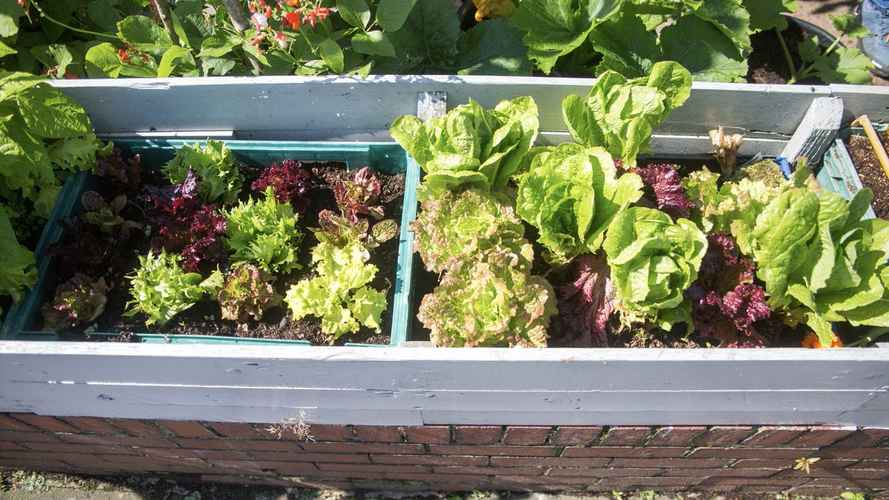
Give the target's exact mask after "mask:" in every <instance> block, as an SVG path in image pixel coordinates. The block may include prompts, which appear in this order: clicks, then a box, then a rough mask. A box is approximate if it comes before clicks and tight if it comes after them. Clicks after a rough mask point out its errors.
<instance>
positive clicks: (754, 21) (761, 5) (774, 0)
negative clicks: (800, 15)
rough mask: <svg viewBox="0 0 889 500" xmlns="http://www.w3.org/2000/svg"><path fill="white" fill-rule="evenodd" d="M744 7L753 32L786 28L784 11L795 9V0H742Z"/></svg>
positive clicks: (793, 10)
mask: <svg viewBox="0 0 889 500" xmlns="http://www.w3.org/2000/svg"><path fill="white" fill-rule="evenodd" d="M744 8H745V9H746V10H747V12H748V13H749V14H750V29H751V30H753V31H754V32H756V31H764V30H770V29H777V30H778V31H783V30H785V29H787V19H786V18H785V17H784V16H783V15H782V14H783V13H785V12H790V13H792V12H795V11H796V1H795V0H744Z"/></svg>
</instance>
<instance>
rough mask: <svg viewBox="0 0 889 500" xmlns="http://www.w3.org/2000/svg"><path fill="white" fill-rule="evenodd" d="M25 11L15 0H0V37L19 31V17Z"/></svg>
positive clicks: (12, 34)
mask: <svg viewBox="0 0 889 500" xmlns="http://www.w3.org/2000/svg"><path fill="white" fill-rule="evenodd" d="M24 15H25V12H24V11H23V10H22V8H21V7H20V6H19V4H18V2H16V0H0V38H6V37H10V36H14V35H15V34H16V33H18V32H19V18H20V17H22V16H24Z"/></svg>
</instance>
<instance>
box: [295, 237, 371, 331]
mask: <svg viewBox="0 0 889 500" xmlns="http://www.w3.org/2000/svg"><path fill="white" fill-rule="evenodd" d="M315 234H316V236H317V237H318V239H319V241H320V243H319V244H318V245H317V246H316V247H315V248H314V249H312V265H313V267H314V269H315V272H316V276H315V277H313V278H310V279H304V280H301V281H299V282H298V283H296V284H295V285H293V286H291V287H290V289H289V290H288V291H287V295H286V296H285V298H284V302H285V303H287V306H288V307H289V308H290V312H291V314H292V316H293V319H294V320H300V319H302V318H305V317H306V316H316V317H319V318H321V331H322V332H324V333H325V334H327V335H330V336H331V341H334V340H336V339H338V338H340V337H341V336H343V335H346V334H348V333H355V332H357V331H358V330H359V329H360V328H361V327H362V326H364V327H366V328H370V329H373V330H375V331H377V332H379V331H380V324H381V323H380V316H381V315H382V314H383V311H385V310H386V293H385V292H383V291H380V290H376V289H374V288H371V287H370V286H369V285H370V282H371V281H373V279H374V277H375V276H376V274H377V271H378V269H377V266H375V265H373V264H369V263H368V261H369V260H370V253H369V252H368V251H367V249H366V248H365V247H364V246H363V245H362V244H361V242H359V241H358V240H355V239H353V240H350V241H348V242H346V243H339V244H335V243H334V241H333V240H332V239H330V238H328V237H325V233H324V232H323V231H318V232H316V233H315Z"/></svg>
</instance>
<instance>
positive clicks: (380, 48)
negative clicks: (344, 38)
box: [352, 31, 395, 57]
mask: <svg viewBox="0 0 889 500" xmlns="http://www.w3.org/2000/svg"><path fill="white" fill-rule="evenodd" d="M352 48H353V49H355V52H358V53H360V54H367V55H370V56H384V57H395V47H393V46H392V42H390V41H389V39H388V38H387V37H386V34H385V33H383V32H382V31H369V32H367V33H358V34H357V35H355V36H353V37H352Z"/></svg>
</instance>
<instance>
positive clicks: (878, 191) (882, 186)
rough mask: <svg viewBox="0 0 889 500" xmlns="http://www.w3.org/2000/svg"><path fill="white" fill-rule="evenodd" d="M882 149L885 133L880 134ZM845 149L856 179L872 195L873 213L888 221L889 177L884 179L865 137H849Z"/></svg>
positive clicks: (885, 142) (883, 174) (884, 175)
mask: <svg viewBox="0 0 889 500" xmlns="http://www.w3.org/2000/svg"><path fill="white" fill-rule="evenodd" d="M880 136H881V137H880V139H881V141H882V142H883V147H886V144H887V143H889V141H887V137H886V133H885V132H884V133H882V134H880ZM846 147H847V148H848V150H849V156H850V157H851V158H852V163H853V164H854V165H855V169H856V170H857V171H858V177H859V178H860V179H861V183H862V184H864V185H865V187H868V188H870V190H871V191H873V193H874V201H873V203H872V206H873V209H874V213H875V214H876V215H877V217H879V218H881V219H889V177H886V174H885V172H883V168H882V167H881V166H880V162H879V161H878V160H877V155H876V154H874V150H873V149H872V148H871V146H870V142H869V141H868V140H867V137H865V136H863V135H854V134H853V135H850V136H849V139H848V140H847V141H846Z"/></svg>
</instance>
